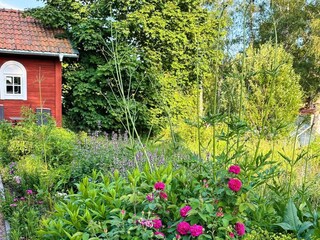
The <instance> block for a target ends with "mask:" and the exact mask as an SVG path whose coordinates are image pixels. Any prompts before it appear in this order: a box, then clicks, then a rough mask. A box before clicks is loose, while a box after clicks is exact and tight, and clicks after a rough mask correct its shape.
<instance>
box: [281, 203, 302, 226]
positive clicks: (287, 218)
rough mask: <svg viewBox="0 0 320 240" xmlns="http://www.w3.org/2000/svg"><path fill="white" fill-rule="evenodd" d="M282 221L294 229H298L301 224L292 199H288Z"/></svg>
mask: <svg viewBox="0 0 320 240" xmlns="http://www.w3.org/2000/svg"><path fill="white" fill-rule="evenodd" d="M284 222H285V223H288V224H289V225H291V226H292V227H293V228H294V229H293V230H294V231H296V232H297V231H298V230H299V228H300V226H301V224H302V223H301V221H300V219H299V217H298V211H297V208H296V206H295V205H294V203H293V201H292V199H290V200H289V202H288V204H287V206H286V211H285V214H284Z"/></svg>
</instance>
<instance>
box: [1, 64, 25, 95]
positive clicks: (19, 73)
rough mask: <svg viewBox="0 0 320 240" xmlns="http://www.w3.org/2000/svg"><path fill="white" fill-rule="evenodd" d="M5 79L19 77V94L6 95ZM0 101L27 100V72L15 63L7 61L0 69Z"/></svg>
mask: <svg viewBox="0 0 320 240" xmlns="http://www.w3.org/2000/svg"><path fill="white" fill-rule="evenodd" d="M7 77H20V81H21V82H20V84H21V93H19V94H16V93H7V81H6V78H7ZM0 99H2V100H6V99H8V100H27V71H26V69H25V67H24V66H23V65H22V64H21V63H19V62H17V61H7V62H5V63H4V64H3V65H2V66H1V68H0Z"/></svg>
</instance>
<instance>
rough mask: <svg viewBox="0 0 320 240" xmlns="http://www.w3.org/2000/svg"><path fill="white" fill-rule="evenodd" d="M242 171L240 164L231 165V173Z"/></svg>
mask: <svg viewBox="0 0 320 240" xmlns="http://www.w3.org/2000/svg"><path fill="white" fill-rule="evenodd" d="M240 171H241V169H240V166H239V165H231V166H230V167H229V172H230V173H234V174H239V173H240Z"/></svg>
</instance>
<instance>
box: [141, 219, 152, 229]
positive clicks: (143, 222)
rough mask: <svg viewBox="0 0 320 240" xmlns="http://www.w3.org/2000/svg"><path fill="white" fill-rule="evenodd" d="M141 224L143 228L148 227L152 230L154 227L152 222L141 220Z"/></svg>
mask: <svg viewBox="0 0 320 240" xmlns="http://www.w3.org/2000/svg"><path fill="white" fill-rule="evenodd" d="M139 223H140V224H141V225H142V226H146V227H148V228H152V227H153V222H152V221H151V220H141V221H139Z"/></svg>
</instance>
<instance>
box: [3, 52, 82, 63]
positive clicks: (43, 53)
mask: <svg viewBox="0 0 320 240" xmlns="http://www.w3.org/2000/svg"><path fill="white" fill-rule="evenodd" d="M0 53H7V54H18V55H32V56H45V57H58V58H59V59H60V61H62V60H63V58H64V57H67V58H78V57H79V53H52V52H34V51H24V50H8V49H0Z"/></svg>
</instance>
